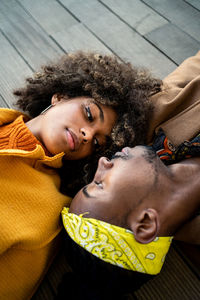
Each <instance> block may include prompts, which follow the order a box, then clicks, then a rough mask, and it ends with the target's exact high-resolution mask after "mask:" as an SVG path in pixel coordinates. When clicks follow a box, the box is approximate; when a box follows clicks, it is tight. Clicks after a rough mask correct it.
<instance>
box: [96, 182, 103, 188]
mask: <svg viewBox="0 0 200 300" xmlns="http://www.w3.org/2000/svg"><path fill="white" fill-rule="evenodd" d="M94 183H95V184H96V185H98V187H100V188H101V189H103V184H102V182H101V181H94Z"/></svg>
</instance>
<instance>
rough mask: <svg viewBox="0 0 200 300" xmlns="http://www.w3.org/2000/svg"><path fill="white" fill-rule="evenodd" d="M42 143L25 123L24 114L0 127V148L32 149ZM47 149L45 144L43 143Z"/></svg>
mask: <svg viewBox="0 0 200 300" xmlns="http://www.w3.org/2000/svg"><path fill="white" fill-rule="evenodd" d="M38 144H39V145H41V143H40V142H39V141H38V140H37V139H36V137H35V136H34V135H33V134H32V132H31V131H30V130H29V129H28V127H27V126H26V124H25V123H24V120H23V116H22V115H21V116H19V117H18V118H16V119H15V120H14V121H13V122H12V123H10V124H6V125H3V126H1V127H0V149H21V150H25V151H32V150H34V149H35V148H36V145H38ZM41 146H42V147H43V149H44V150H45V152H47V151H46V149H45V148H44V146H43V145H41ZM46 154H47V155H48V153H46Z"/></svg>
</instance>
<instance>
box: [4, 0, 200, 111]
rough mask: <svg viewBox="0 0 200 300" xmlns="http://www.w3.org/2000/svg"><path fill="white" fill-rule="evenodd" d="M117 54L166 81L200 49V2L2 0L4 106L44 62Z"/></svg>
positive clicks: (160, 0)
mask: <svg viewBox="0 0 200 300" xmlns="http://www.w3.org/2000/svg"><path fill="white" fill-rule="evenodd" d="M77 49H84V50H96V51H98V52H103V53H114V54H115V55H117V56H118V57H119V58H120V59H122V60H125V61H130V62H131V63H132V64H134V65H140V66H145V67H147V68H149V69H150V70H151V71H152V72H153V73H154V74H155V75H157V76H158V77H160V78H164V77H165V76H166V75H167V74H169V73H170V72H171V71H173V70H174V69H175V68H176V66H177V65H178V64H180V63H181V62H182V61H183V60H184V59H185V58H187V57H188V56H191V55H193V54H195V53H196V52H197V51H198V50H199V49H200V1H199V0H187V1H186V0H185V1H183V0H142V1H140V0H57V1H56V0H34V1H33V0H0V54H1V55H0V104H1V106H8V107H11V106H12V105H13V102H14V98H13V96H12V90H13V89H14V88H16V87H21V86H22V85H23V82H24V78H25V77H27V76H29V75H30V74H31V73H32V72H33V71H34V70H37V69H38V68H39V66H40V65H41V64H45V63H46V62H48V61H50V60H54V59H56V58H58V57H60V56H62V55H63V54H64V53H65V52H70V51H74V50H77Z"/></svg>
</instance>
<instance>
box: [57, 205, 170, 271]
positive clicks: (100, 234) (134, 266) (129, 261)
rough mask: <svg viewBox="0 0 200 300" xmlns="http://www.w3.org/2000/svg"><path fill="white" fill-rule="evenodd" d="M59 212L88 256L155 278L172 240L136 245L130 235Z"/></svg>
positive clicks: (107, 225)
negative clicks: (91, 255) (90, 254)
mask: <svg viewBox="0 0 200 300" xmlns="http://www.w3.org/2000/svg"><path fill="white" fill-rule="evenodd" d="M68 211H69V208H66V207H65V208H64V209H63V211H62V219H63V224H64V227H65V229H66V231H67V233H68V234H69V236H70V237H71V238H72V239H73V240H74V241H75V242H76V243H77V244H78V245H80V246H81V247H83V248H84V249H85V250H87V251H88V252H90V253H92V254H93V255H95V256H97V257H98V258H100V259H102V260H104V261H105V262H108V263H111V264H113V265H116V266H119V267H122V268H124V269H128V270H133V271H137V272H141V273H147V274H152V275H155V274H158V273H159V272H160V270H161V268H162V265H163V263H164V259H165V256H166V254H167V252H168V250H169V247H170V244H171V241H172V237H159V238H158V237H157V238H156V239H155V240H154V241H153V242H151V243H149V244H140V243H138V242H137V241H136V240H135V238H134V235H133V233H132V231H130V230H127V229H124V228H121V227H118V226H115V225H111V224H108V223H106V222H103V221H100V220H96V219H92V218H85V217H83V215H79V216H78V215H75V214H72V213H69V212H68Z"/></svg>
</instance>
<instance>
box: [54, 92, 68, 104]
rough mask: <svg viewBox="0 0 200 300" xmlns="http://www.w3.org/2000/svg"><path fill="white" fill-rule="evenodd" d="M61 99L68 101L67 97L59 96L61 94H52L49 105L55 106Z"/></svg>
mask: <svg viewBox="0 0 200 300" xmlns="http://www.w3.org/2000/svg"><path fill="white" fill-rule="evenodd" d="M62 99H65V100H66V99H69V97H68V96H67V95H64V96H63V95H61V94H54V95H53V96H52V98H51V105H56V104H57V103H58V102H59V101H61V100H62Z"/></svg>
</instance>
